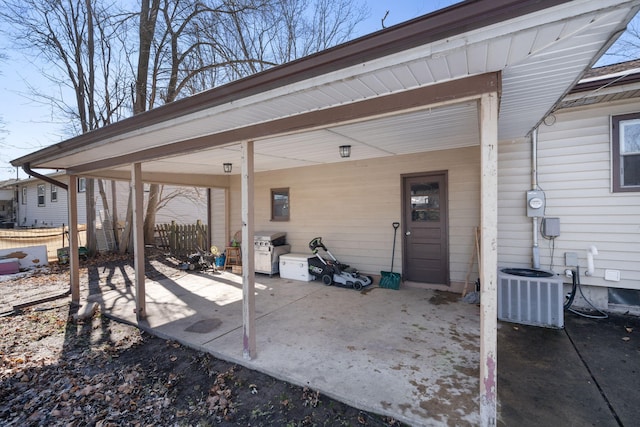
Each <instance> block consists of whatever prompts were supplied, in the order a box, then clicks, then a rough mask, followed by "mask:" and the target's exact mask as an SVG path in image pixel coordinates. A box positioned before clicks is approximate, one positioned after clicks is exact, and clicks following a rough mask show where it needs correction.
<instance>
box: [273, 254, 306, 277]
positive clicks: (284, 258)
mask: <svg viewBox="0 0 640 427" xmlns="http://www.w3.org/2000/svg"><path fill="white" fill-rule="evenodd" d="M310 256H311V255H307V254H283V255H280V277H281V278H283V279H292V280H302V281H305V282H309V281H311V280H313V276H312V275H311V274H310V273H309V257H310Z"/></svg>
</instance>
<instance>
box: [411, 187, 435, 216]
mask: <svg viewBox="0 0 640 427" xmlns="http://www.w3.org/2000/svg"><path fill="white" fill-rule="evenodd" d="M411 220H412V221H413V222H425V221H440V185H439V183H438V182H425V183H415V184H411Z"/></svg>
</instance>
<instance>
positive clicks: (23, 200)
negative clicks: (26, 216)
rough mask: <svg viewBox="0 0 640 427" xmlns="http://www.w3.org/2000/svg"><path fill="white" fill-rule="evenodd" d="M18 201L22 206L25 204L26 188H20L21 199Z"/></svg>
mask: <svg viewBox="0 0 640 427" xmlns="http://www.w3.org/2000/svg"><path fill="white" fill-rule="evenodd" d="M20 201H21V202H22V204H23V205H26V204H27V187H22V199H21V200H20Z"/></svg>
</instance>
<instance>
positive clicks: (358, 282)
mask: <svg viewBox="0 0 640 427" xmlns="http://www.w3.org/2000/svg"><path fill="white" fill-rule="evenodd" d="M320 248H322V249H323V250H324V251H325V252H326V253H327V255H329V257H330V259H326V258H323V257H322V256H321V255H320V253H319V250H320ZM309 249H311V252H313V254H314V255H315V257H313V258H309V273H311V274H312V275H313V276H314V277H315V278H320V279H321V280H322V283H324V284H325V285H327V286H331V285H333V284H334V283H335V284H337V285H341V286H347V287H352V288H353V289H355V290H357V291H359V290H360V289H362V288H363V287H365V286H368V285H370V284H371V283H372V282H373V279H372V278H371V277H369V276H363V275H361V274H360V273H359V272H358V270H356V269H355V268H351V267H349V266H348V265H346V264H342V263H341V262H340V261H338V260H337V259H336V257H334V256H333V254H332V253H331V252H329V250H328V249H327V247H326V246H325V245H324V244H323V243H322V237H316V238H315V239H313V240H311V241H310V242H309Z"/></svg>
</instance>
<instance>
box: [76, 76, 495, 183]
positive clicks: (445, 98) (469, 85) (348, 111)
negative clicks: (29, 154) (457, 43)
mask: <svg viewBox="0 0 640 427" xmlns="http://www.w3.org/2000/svg"><path fill="white" fill-rule="evenodd" d="M491 92H496V93H498V95H500V92H501V73H500V72H495V73H486V74H480V75H476V76H471V77H467V78H464V79H458V80H451V81H448V82H444V83H440V84H437V85H431V86H424V87H421V88H417V89H413V90H410V91H406V92H400V93H393V94H389V95H385V96H381V97H377V98H372V99H367V100H363V101H358V102H354V103H351V104H345V105H340V106H337V107H332V108H326V109H323V110H317V111H311V112H307V113H303V114H299V115H296V116H290V117H285V118H281V119H277V120H273V121H271V122H267V123H259V124H254V125H249V126H245V127H241V128H237V129H232V130H229V131H225V132H220V133H217V134H213V135H207V136H202V137H197V138H193V139H190V140H185V141H180V142H176V143H172V144H167V145H165V146H161V147H154V148H149V149H146V150H142V151H139V152H137V153H133V154H128V155H123V156H116V157H113V158H109V159H103V160H99V161H96V162H91V163H87V164H84V165H78V166H76V167H73V168H69V169H68V171H69V172H70V173H73V174H83V173H90V172H91V171H95V170H100V169H108V168H113V167H118V166H122V165H126V164H130V163H134V162H144V161H148V160H152V159H156V158H162V157H169V156H175V155H179V154H182V153H188V152H194V151H197V150H202V149H210V148H213V147H216V146H221V145H225V144H229V143H234V142H238V141H250V140H256V139H260V138H264V137H270V136H275V135H283V134H290V133H297V132H302V131H305V130H309V129H317V128H322V127H325V126H329V125H335V124H342V123H348V122H352V121H358V120H362V119H365V118H373V117H381V116H384V115H391V114H395V113H399V112H402V111H410V110H416V109H421V108H426V107H433V106H434V105H437V104H443V103H452V102H463V101H464V100H469V99H477V98H479V97H480V96H481V95H483V94H485V93H491Z"/></svg>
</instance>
